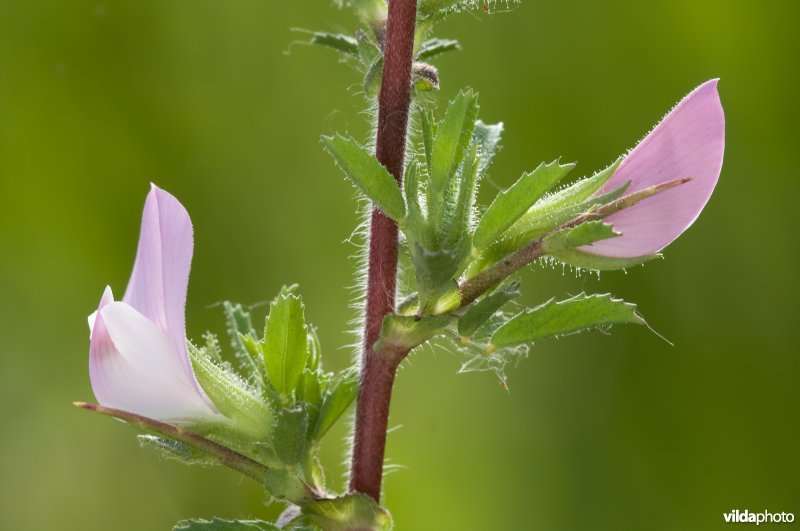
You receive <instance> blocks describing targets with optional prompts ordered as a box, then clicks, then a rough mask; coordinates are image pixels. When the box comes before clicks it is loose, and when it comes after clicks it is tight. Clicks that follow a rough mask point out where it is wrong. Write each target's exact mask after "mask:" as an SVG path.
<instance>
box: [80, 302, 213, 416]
mask: <svg viewBox="0 0 800 531" xmlns="http://www.w3.org/2000/svg"><path fill="white" fill-rule="evenodd" d="M89 359H90V366H89V373H90V377H91V382H92V389H93V391H94V394H95V397H96V398H97V400H98V402H99V403H100V404H101V405H104V406H106V407H113V408H117V409H122V410H125V411H130V412H132V413H138V414H140V415H144V416H146V417H150V418H154V419H157V420H165V421H192V420H195V421H196V420H198V419H209V420H210V419H217V418H218V414H217V413H216V412H215V411H214V410H213V409H212V407H211V406H209V405H208V403H207V402H206V399H205V397H204V396H203V395H201V394H199V393H198V392H197V390H196V389H195V381H194V377H193V376H192V377H191V378H189V377H187V375H186V373H185V372H184V370H183V366H182V364H181V362H180V359H179V357H178V356H177V355H176V354H175V352H174V350H173V344H172V341H171V339H170V338H169V337H167V336H166V334H164V332H163V331H162V330H161V329H160V327H158V326H156V325H155V324H154V323H152V322H151V321H150V320H149V319H148V318H147V317H145V316H144V315H142V314H141V313H139V312H138V311H136V310H135V309H134V308H132V307H131V306H129V305H127V304H126V303H123V302H105V301H103V302H101V306H100V308H99V309H98V312H97V315H96V318H95V323H94V328H93V330H92V339H91V346H90V351H89Z"/></svg>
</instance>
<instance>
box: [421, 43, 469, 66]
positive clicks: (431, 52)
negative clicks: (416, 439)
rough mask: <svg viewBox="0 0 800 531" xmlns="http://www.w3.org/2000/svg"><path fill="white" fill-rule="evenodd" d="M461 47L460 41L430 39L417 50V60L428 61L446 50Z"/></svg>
mask: <svg viewBox="0 0 800 531" xmlns="http://www.w3.org/2000/svg"><path fill="white" fill-rule="evenodd" d="M460 49H461V45H460V44H459V43H458V41H455V40H452V39H437V38H434V39H428V40H427V41H425V42H423V43H422V45H421V46H420V47H419V51H418V52H417V60H418V61H426V60H428V59H430V58H432V57H436V56H437V55H440V54H443V53H445V52H450V51H454V50H460Z"/></svg>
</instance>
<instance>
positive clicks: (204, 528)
mask: <svg viewBox="0 0 800 531" xmlns="http://www.w3.org/2000/svg"><path fill="white" fill-rule="evenodd" d="M172 531H278V527H276V526H275V525H273V524H270V523H268V522H262V521H261V520H223V519H221V518H212V519H211V520H182V521H180V522H178V523H177V525H175V527H173V528H172Z"/></svg>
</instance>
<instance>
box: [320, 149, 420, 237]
mask: <svg viewBox="0 0 800 531" xmlns="http://www.w3.org/2000/svg"><path fill="white" fill-rule="evenodd" d="M322 143H323V144H324V145H325V148H326V149H327V150H328V152H329V153H330V154H331V155H332V156H333V158H334V159H335V160H336V163H337V164H338V165H339V167H340V168H341V169H342V171H344V173H345V175H346V176H347V177H348V178H349V179H350V181H351V182H352V183H353V184H354V185H355V186H356V187H357V188H358V189H359V190H360V191H361V192H362V193H363V194H364V195H365V196H367V197H368V198H369V199H370V200H371V201H373V202H374V203H375V204H376V205H378V207H379V208H380V209H381V210H383V211H384V212H385V213H386V215H387V216H389V217H390V218H392V219H393V220H395V221H397V222H401V221H402V220H403V218H404V217H405V215H406V207H405V203H404V202H403V194H402V193H401V192H400V188H399V187H398V186H397V182H396V181H395V179H394V177H392V175H391V174H390V173H389V171H388V170H387V169H386V167H385V166H383V165H382V164H381V163H379V162H378V161H377V160H376V159H375V156H374V155H373V154H372V153H370V152H369V151H367V150H366V149H364V148H363V147H362V146H360V145H359V144H358V143H357V142H356V141H355V140H353V139H352V138H346V137H343V136H341V135H338V134H337V135H335V136H332V137H327V136H324V137H322Z"/></svg>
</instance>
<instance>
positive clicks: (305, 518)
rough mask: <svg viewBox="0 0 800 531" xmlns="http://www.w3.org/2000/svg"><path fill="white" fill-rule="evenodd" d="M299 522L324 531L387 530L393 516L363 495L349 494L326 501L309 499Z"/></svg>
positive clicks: (390, 525)
mask: <svg viewBox="0 0 800 531" xmlns="http://www.w3.org/2000/svg"><path fill="white" fill-rule="evenodd" d="M300 521H301V522H303V523H309V524H313V525H316V526H318V527H320V528H321V529H324V530H325V531H349V530H354V529H359V530H363V531H389V530H390V529H392V517H391V516H390V515H389V513H388V511H386V509H383V508H382V507H380V506H379V505H378V504H377V503H375V500H373V499H372V498H370V497H369V496H367V495H365V494H348V495H347V496H341V497H339V498H334V499H328V500H309V501H308V502H306V503H305V504H303V506H302V516H301V517H300Z"/></svg>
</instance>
